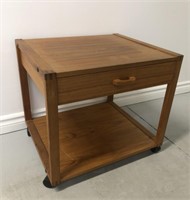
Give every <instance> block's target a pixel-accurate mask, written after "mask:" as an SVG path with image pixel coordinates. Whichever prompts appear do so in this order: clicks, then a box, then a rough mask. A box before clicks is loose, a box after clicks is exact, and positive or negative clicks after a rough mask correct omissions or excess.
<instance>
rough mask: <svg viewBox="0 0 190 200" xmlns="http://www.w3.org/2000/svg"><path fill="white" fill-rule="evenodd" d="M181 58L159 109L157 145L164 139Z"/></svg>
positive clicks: (181, 57)
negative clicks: (160, 109)
mask: <svg viewBox="0 0 190 200" xmlns="http://www.w3.org/2000/svg"><path fill="white" fill-rule="evenodd" d="M182 60H183V56H180V57H179V60H178V61H177V63H176V68H175V70H176V71H175V74H174V76H173V79H172V80H171V82H170V83H168V85H167V89H166V94H165V98H164V103H163V106H162V111H161V115H160V120H159V125H158V130H157V135H156V145H157V146H160V145H161V144H162V143H163V140H164V135H165V131H166V127H167V123H168V119H169V115H170V110H171V107H172V102H173V98H174V94H175V89H176V85H177V80H178V76H179V72H180V67H181V63H182Z"/></svg>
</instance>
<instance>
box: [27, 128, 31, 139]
mask: <svg viewBox="0 0 190 200" xmlns="http://www.w3.org/2000/svg"><path fill="white" fill-rule="evenodd" d="M27 135H28V137H31V135H30V131H29V130H28V129H27Z"/></svg>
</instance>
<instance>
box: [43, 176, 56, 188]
mask: <svg viewBox="0 0 190 200" xmlns="http://www.w3.org/2000/svg"><path fill="white" fill-rule="evenodd" d="M43 184H44V186H45V187H47V188H54V186H52V185H51V183H50V181H49V178H48V176H46V177H45V178H44V180H43Z"/></svg>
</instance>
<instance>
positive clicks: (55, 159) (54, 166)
mask: <svg viewBox="0 0 190 200" xmlns="http://www.w3.org/2000/svg"><path fill="white" fill-rule="evenodd" d="M45 81H46V120H47V134H48V147H49V148H48V152H49V172H48V174H49V179H50V182H51V184H52V186H56V185H58V184H59V183H60V152H59V118H58V95H57V78H56V74H46V75H45Z"/></svg>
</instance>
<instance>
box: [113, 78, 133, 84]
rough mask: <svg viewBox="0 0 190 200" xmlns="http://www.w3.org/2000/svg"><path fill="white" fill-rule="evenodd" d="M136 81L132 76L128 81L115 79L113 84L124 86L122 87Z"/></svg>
mask: <svg viewBox="0 0 190 200" xmlns="http://www.w3.org/2000/svg"><path fill="white" fill-rule="evenodd" d="M135 80H136V77H134V76H130V77H129V78H128V79H114V80H113V81H112V83H113V85H115V86H122V85H126V84H127V83H129V82H132V81H135Z"/></svg>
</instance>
